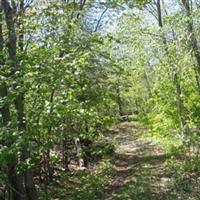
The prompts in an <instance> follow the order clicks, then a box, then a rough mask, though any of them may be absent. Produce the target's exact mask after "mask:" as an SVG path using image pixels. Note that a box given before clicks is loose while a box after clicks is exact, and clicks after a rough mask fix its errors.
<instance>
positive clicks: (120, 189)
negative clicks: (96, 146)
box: [99, 122, 200, 200]
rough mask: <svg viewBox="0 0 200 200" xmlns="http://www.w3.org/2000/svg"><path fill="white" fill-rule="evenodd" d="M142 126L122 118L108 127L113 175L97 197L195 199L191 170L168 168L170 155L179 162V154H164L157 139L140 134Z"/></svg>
mask: <svg viewBox="0 0 200 200" xmlns="http://www.w3.org/2000/svg"><path fill="white" fill-rule="evenodd" d="M144 131H145V129H144V128H142V127H140V126H138V125H135V124H134V123H131V122H124V123H120V124H119V125H117V126H116V127H115V128H113V129H111V132H112V134H111V137H112V139H114V140H115V142H116V151H115V154H114V159H113V169H114V170H113V171H114V172H113V175H112V177H111V179H110V180H109V183H108V184H107V186H106V187H105V188H104V191H103V192H102V193H103V194H102V196H101V197H100V198H99V199H101V200H178V199H180V200H198V199H200V196H199V187H198V185H199V178H198V177H197V176H196V175H195V174H192V173H189V174H188V173H187V172H185V173H183V174H178V171H179V169H176V168H175V169H173V170H172V169H171V168H170V170H169V168H168V165H169V161H170V159H172V158H173V159H172V160H173V162H177V163H181V162H182V159H183V158H181V157H179V156H176V155H172V154H170V155H169V154H166V152H165V150H164V149H163V148H162V147H161V145H159V143H156V142H153V140H152V139H150V138H143V139H141V138H140V135H141V134H142V132H144Z"/></svg>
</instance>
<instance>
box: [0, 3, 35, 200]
mask: <svg viewBox="0 0 200 200" xmlns="http://www.w3.org/2000/svg"><path fill="white" fill-rule="evenodd" d="M2 5H3V10H4V13H5V20H6V25H7V29H8V43H7V47H8V54H9V60H10V63H11V70H12V76H13V79H14V81H15V84H14V85H13V88H14V90H16V91H17V87H18V86H22V85H18V83H17V79H18V78H19V75H18V74H19V72H20V66H19V61H18V59H17V54H16V52H17V35H16V30H15V22H14V16H13V9H12V8H11V6H10V4H9V2H8V1H7V0H2ZM21 5H22V2H21ZM17 92H18V91H17ZM14 103H15V108H16V111H17V121H18V131H19V133H21V132H22V133H23V134H25V132H26V122H25V114H24V94H23V93H22V92H19V94H17V96H16V98H15V100H14ZM29 157H30V155H29V152H28V143H26V144H23V146H22V160H23V161H25V160H26V159H27V158H29ZM23 178H24V185H25V191H26V195H25V196H26V198H27V199H28V200H37V192H36V189H35V185H34V182H33V177H32V171H31V169H27V170H26V171H25V172H24V177H23ZM21 185H23V181H22V183H21ZM23 192H24V191H23Z"/></svg>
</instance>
